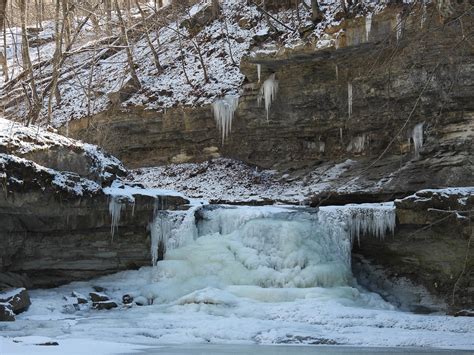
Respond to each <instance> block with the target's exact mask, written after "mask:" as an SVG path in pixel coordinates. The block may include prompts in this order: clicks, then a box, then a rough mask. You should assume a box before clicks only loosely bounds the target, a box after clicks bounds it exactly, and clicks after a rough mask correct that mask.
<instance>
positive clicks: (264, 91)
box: [257, 73, 278, 121]
mask: <svg viewBox="0 0 474 355" xmlns="http://www.w3.org/2000/svg"><path fill="white" fill-rule="evenodd" d="M277 92H278V80H276V78H275V74H274V73H273V74H272V75H270V76H269V77H268V79H267V80H265V81H264V82H263V85H262V87H261V88H260V95H259V96H258V99H257V100H258V105H259V106H260V105H261V102H262V98H263V99H264V100H265V110H266V112H267V121H268V120H269V115H270V106H271V105H272V102H273V100H275V97H276V95H277Z"/></svg>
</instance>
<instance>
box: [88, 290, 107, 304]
mask: <svg viewBox="0 0 474 355" xmlns="http://www.w3.org/2000/svg"><path fill="white" fill-rule="evenodd" d="M89 296H90V298H91V300H92V302H94V303H96V302H106V301H110V297H109V296H107V295H106V294H104V293H100V292H91V293H89Z"/></svg>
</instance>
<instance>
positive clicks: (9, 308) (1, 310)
mask: <svg viewBox="0 0 474 355" xmlns="http://www.w3.org/2000/svg"><path fill="white" fill-rule="evenodd" d="M30 305H31V301H30V296H29V295H28V292H27V291H26V289H24V288H18V289H7V290H4V291H2V292H0V322H2V321H7V322H11V321H14V320H15V315H16V314H20V313H23V312H25V311H27V310H28V308H29V307H30Z"/></svg>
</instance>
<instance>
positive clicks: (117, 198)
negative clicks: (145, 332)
mask: <svg viewBox="0 0 474 355" xmlns="http://www.w3.org/2000/svg"><path fill="white" fill-rule="evenodd" d="M0 128H1V127H0ZM25 130H27V129H26V128H22V131H21V132H20V133H21V134H17V135H14V136H13V137H12V139H10V141H12V142H14V144H13V143H12V144H11V145H8V144H5V145H4V146H6V147H9V149H10V152H11V153H16V154H18V155H22V153H24V154H30V155H29V157H30V158H31V157H32V155H31V154H33V156H35V157H38V156H37V155H35V153H37V152H39V151H41V150H40V149H39V148H38V147H36V146H37V145H38V144H39V143H38V138H37V140H35V141H32V140H30V139H29V138H30V137H29V135H28V134H26V135H25V134H23V133H24V132H25ZM3 132H4V131H2V130H0V133H3ZM26 133H28V132H26ZM45 136H46V133H45V132H43V131H38V134H37V137H40V139H41V137H42V138H44V137H45ZM3 137H5V135H4V136H3ZM1 138H2V135H1V134H0V147H2V144H1V143H2V142H3V143H5V141H6V140H3V141H2V139H1ZM56 138H58V139H57V140H56ZM65 140H67V139H66V138H64V137H53V138H52V139H51V141H52V146H53V147H59V146H60V149H61V151H63V152H64V154H66V155H67V154H69V153H68V152H71V151H74V150H75V149H76V148H77V147H78V146H80V144H79V143H77V142H74V141H72V140H71V141H70V144H71V145H70V146H67V145H66V144H63V143H64V141H65ZM45 141H46V140H45V139H42V140H41V142H42V143H44V142H45ZM40 145H41V144H40ZM47 146H48V144H46V149H45V150H44V152H45V154H50V155H51V156H52V157H53V159H52V160H53V161H54V160H55V158H58V157H56V156H55V155H54V152H57V150H54V149H52V150H50V151H47ZM86 152H92V153H90V156H92V157H95V158H98V159H97V161H96V162H87V159H86V158H84V159H86V160H85V161H84V167H85V171H89V172H90V171H96V172H98V175H96V176H97V177H98V178H99V180H100V181H99V182H100V183H102V184H106V183H107V182H106V181H107V179H100V178H101V177H107V178H110V177H111V176H115V175H114V173H111V172H110V170H108V168H109V167H115V168H117V171H118V172H120V173H122V174H123V173H124V172H125V169H124V168H123V166H122V165H121V163H120V162H119V161H118V160H117V159H116V158H114V157H110V156H107V155H105V154H103V153H101V152H99V150H98V149H97V147H93V146H90V147H87V148H86ZM84 154H85V151H84V150H83V151H82V152H81V154H80V155H81V156H82V157H84ZM18 155H12V154H1V153H0V184H1V187H2V189H1V193H0V244H1V245H2V247H1V248H0V287H1V288H6V287H11V286H14V287H18V286H26V287H30V286H33V287H49V286H54V285H59V284H62V283H66V282H70V281H73V280H84V279H89V278H92V277H94V276H99V275H104V274H107V273H111V272H115V271H119V270H124V269H130V268H137V267H140V266H143V265H149V264H150V263H151V253H150V237H149V231H148V230H147V229H148V226H149V223H150V222H151V221H152V220H153V217H154V213H155V211H157V210H159V209H169V210H174V209H186V208H187V205H188V200H186V199H184V198H182V197H180V196H178V195H176V196H166V197H160V196H159V193H158V192H155V193H151V192H150V191H148V192H143V194H142V193H141V192H142V189H140V188H139V187H134V188H133V189H132V188H131V187H127V186H123V185H122V186H118V185H117V186H115V185H114V187H113V188H109V190H104V189H103V188H102V186H101V185H100V184H99V183H98V182H95V181H93V180H91V179H93V177H90V176H81V174H80V172H72V171H74V170H75V169H74V168H75V167H76V164H75V163H76V162H77V161H76V160H75V159H73V160H62V164H66V163H68V162H69V163H70V165H68V164H66V165H64V170H66V171H58V170H54V169H52V168H50V167H45V166H43V165H40V164H39V163H42V162H43V160H42V159H40V158H39V160H37V162H34V161H31V160H26V159H24V158H20V157H18ZM86 155H87V154H86ZM58 159H60V158H58ZM48 161H50V160H48ZM48 161H47V162H48ZM47 162H46V163H47ZM108 162H111V163H110V164H109V163H108ZM97 166H100V167H103V168H104V169H95V167H97ZM86 175H87V174H86ZM89 177H90V179H89ZM168 195H169V193H168ZM157 202H159V203H157ZM111 203H113V206H112V207H114V208H115V211H113V210H112V209H111ZM117 207H119V208H117ZM112 212H115V214H116V215H114V214H113V213H112ZM117 212H118V214H117ZM113 224H115V225H113ZM111 227H112V228H111ZM111 232H113V233H111Z"/></svg>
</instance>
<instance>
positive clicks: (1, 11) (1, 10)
mask: <svg viewBox="0 0 474 355" xmlns="http://www.w3.org/2000/svg"><path fill="white" fill-rule="evenodd" d="M6 9H7V0H0V31H3V35H4V41H5V42H6V39H5V36H6V31H4V28H5V13H6ZM5 47H6V46H5ZM0 65H1V66H2V72H3V76H4V78H5V82H7V81H8V63H7V56H6V52H5V53H4V52H3V51H0Z"/></svg>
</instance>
